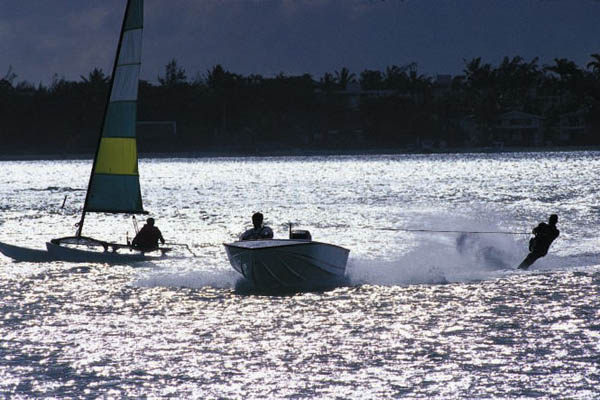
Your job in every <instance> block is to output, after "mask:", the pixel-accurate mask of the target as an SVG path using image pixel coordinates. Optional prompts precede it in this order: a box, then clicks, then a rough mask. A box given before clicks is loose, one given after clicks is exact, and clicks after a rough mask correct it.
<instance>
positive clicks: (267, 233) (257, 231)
mask: <svg viewBox="0 0 600 400" xmlns="http://www.w3.org/2000/svg"><path fill="white" fill-rule="evenodd" d="M252 225H254V228H252V229H248V230H247V231H246V232H244V233H242V235H241V236H240V240H258V239H273V230H272V229H271V228H269V227H268V226H263V215H262V214H261V213H259V212H257V213H254V214H253V215H252Z"/></svg>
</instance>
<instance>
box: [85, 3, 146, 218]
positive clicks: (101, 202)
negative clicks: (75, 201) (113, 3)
mask: <svg viewBox="0 0 600 400" xmlns="http://www.w3.org/2000/svg"><path fill="white" fill-rule="evenodd" d="M143 10H144V2H143V0H129V1H128V2H127V10H126V13H125V19H124V22H123V30H122V32H121V36H120V43H119V47H118V54H117V55H116V59H115V66H114V69H113V79H112V84H111V90H110V96H109V103H108V105H107V107H106V113H105V115H104V123H103V125H102V132H101V137H100V141H99V145H98V149H97V152H96V158H95V160H94V168H93V171H92V176H91V178H90V184H89V187H88V193H87V198H86V203H85V211H86V212H109V213H144V208H143V205H142V195H141V191H140V182H139V174H138V154H137V141H136V121H137V98H138V87H139V75H140V67H141V62H142V27H143V21H144V18H143Z"/></svg>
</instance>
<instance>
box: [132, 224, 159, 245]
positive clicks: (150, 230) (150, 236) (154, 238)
mask: <svg viewBox="0 0 600 400" xmlns="http://www.w3.org/2000/svg"><path fill="white" fill-rule="evenodd" d="M159 240H160V242H161V243H162V244H165V239H164V238H163V235H162V233H161V232H160V229H158V228H157V227H156V226H154V218H148V219H147V220H146V224H145V225H144V226H143V227H142V229H140V231H139V232H138V234H137V235H135V238H133V241H132V242H131V245H132V246H133V247H134V248H136V249H138V250H141V251H152V250H156V249H157V248H158V241H159Z"/></svg>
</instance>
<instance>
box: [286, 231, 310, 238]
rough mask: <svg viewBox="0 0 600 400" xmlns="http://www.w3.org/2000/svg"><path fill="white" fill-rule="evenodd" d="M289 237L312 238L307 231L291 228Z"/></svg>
mask: <svg viewBox="0 0 600 400" xmlns="http://www.w3.org/2000/svg"><path fill="white" fill-rule="evenodd" d="M290 239H302V240H312V237H311V236H310V232H309V231H304V230H293V231H290Z"/></svg>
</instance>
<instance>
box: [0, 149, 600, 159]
mask: <svg viewBox="0 0 600 400" xmlns="http://www.w3.org/2000/svg"><path fill="white" fill-rule="evenodd" d="M582 151H600V146H553V147H505V148H502V149H498V148H493V147H463V148H445V149H434V150H431V151H422V150H410V149H369V150H366V149H365V150H347V151H328V150H293V149H290V150H284V149H281V150H277V151H271V152H269V151H266V152H263V153H242V152H237V153H233V152H176V153H140V154H139V155H138V156H139V158H140V159H169V158H173V159H203V158H238V157H240V158H244V157H326V156H332V157H343V156H369V155H373V156H385V155H428V154H500V153H540V152H548V153H562V152H582ZM93 158H94V154H93V153H85V154H20V155H15V154H0V162H2V161H55V160H90V161H93Z"/></svg>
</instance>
